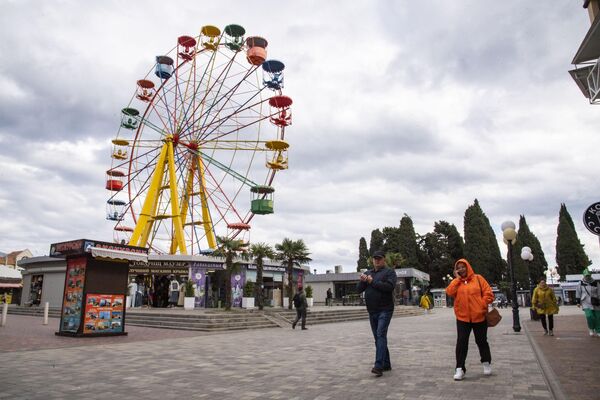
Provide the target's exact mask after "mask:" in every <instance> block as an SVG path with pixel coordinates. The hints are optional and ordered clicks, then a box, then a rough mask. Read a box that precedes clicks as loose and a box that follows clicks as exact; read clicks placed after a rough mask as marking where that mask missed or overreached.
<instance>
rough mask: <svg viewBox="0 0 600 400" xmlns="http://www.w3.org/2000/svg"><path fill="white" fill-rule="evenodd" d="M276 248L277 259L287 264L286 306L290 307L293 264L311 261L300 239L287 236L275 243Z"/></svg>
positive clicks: (292, 287)
mask: <svg viewBox="0 0 600 400" xmlns="http://www.w3.org/2000/svg"><path fill="white" fill-rule="evenodd" d="M275 250H277V259H278V260H280V261H281V263H282V264H283V265H285V266H287V274H288V293H287V294H288V299H289V304H288V308H289V309H290V310H291V309H292V298H293V297H294V284H293V273H294V265H298V266H300V264H302V263H307V262H310V261H312V259H311V258H310V257H308V256H309V255H310V253H309V251H308V248H307V247H306V244H305V243H304V241H303V240H302V239H298V240H291V239H288V238H285V239H283V241H282V242H281V243H278V244H276V245H275Z"/></svg>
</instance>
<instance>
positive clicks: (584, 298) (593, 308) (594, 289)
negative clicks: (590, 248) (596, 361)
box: [576, 268, 600, 337]
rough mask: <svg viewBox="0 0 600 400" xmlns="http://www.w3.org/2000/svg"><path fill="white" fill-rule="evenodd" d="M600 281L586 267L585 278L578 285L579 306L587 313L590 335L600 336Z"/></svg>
mask: <svg viewBox="0 0 600 400" xmlns="http://www.w3.org/2000/svg"><path fill="white" fill-rule="evenodd" d="M599 286H600V283H599V282H598V281H595V280H594V278H592V274H591V273H590V271H589V270H588V269H587V268H586V269H584V270H583V279H582V280H581V281H580V282H579V285H578V286H577V293H576V297H577V307H581V308H582V309H583V312H584V313H585V319H586V320H587V324H588V328H589V332H590V336H595V337H600V287H599Z"/></svg>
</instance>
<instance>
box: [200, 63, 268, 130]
mask: <svg viewBox="0 0 600 400" xmlns="http://www.w3.org/2000/svg"><path fill="white" fill-rule="evenodd" d="M256 69H257V67H256V66H255V67H254V68H249V69H248V71H247V72H246V74H245V75H244V76H243V77H242V79H241V80H239V82H237V83H236V84H235V85H234V86H233V87H231V88H229V87H226V89H227V92H226V93H224V95H223V96H222V97H221V98H219V97H218V94H219V93H220V91H221V90H222V89H223V87H225V82H226V79H227V78H228V75H227V74H225V77H223V79H222V80H221V85H220V86H219V91H218V92H217V95H216V96H214V100H213V104H212V105H211V106H210V107H209V109H208V110H207V111H206V112H205V113H204V124H203V126H204V127H205V126H210V124H211V123H212V122H213V121H214V120H215V118H217V116H218V115H220V113H221V111H222V110H223V108H224V107H225V106H226V105H227V101H226V100H227V99H231V100H233V96H234V95H235V92H236V91H237V90H238V88H240V87H241V86H242V83H243V82H244V81H246V80H247V78H248V77H249V76H250V75H251V74H252V73H253V72H255V71H256ZM230 70H231V68H227V73H228V72H229V71H230ZM260 92H261V90H259V91H258V92H257V93H256V94H255V95H254V96H253V97H251V98H250V99H248V102H249V101H250V100H252V99H253V98H254V97H255V96H257V95H259V94H260ZM218 103H222V106H221V108H220V109H219V110H217V111H216V112H215V113H213V118H212V120H211V121H210V122H208V118H209V116H210V113H211V111H212V109H213V107H215V106H216V105H217V104H218ZM241 107H243V104H242V105H241V106H240V108H241Z"/></svg>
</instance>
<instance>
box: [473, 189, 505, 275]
mask: <svg viewBox="0 0 600 400" xmlns="http://www.w3.org/2000/svg"><path fill="white" fill-rule="evenodd" d="M464 229H465V247H464V254H465V258H466V259H467V260H468V261H469V263H470V264H471V265H472V266H473V268H474V269H475V272H476V273H478V274H481V275H483V277H484V278H485V279H486V280H487V281H488V282H490V283H496V282H500V281H501V280H502V276H503V275H506V271H505V264H504V262H503V260H502V257H501V256H500V248H499V247H498V242H497V241H496V235H495V234H494V230H493V229H492V227H491V225H490V221H489V220H488V218H487V216H486V215H485V214H484V212H483V210H482V209H481V207H480V206H479V201H478V200H477V199H475V201H474V203H473V205H471V206H469V207H467V209H466V210H465V216H464Z"/></svg>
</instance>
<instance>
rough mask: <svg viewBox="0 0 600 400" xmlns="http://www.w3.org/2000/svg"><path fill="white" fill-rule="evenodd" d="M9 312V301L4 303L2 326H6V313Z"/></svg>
mask: <svg viewBox="0 0 600 400" xmlns="http://www.w3.org/2000/svg"><path fill="white" fill-rule="evenodd" d="M7 314H8V303H4V304H2V323H1V324H0V326H6V315H7Z"/></svg>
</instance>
